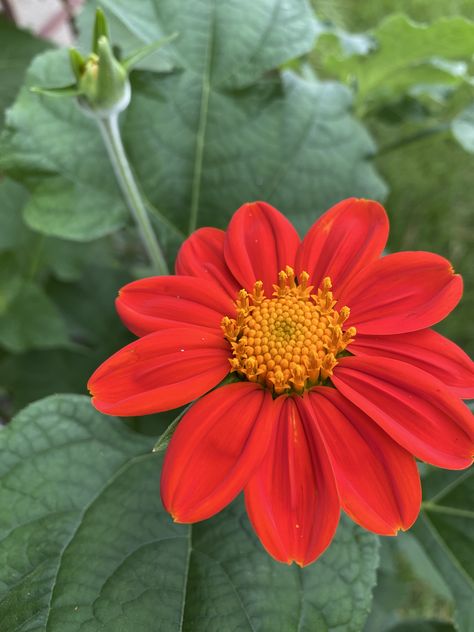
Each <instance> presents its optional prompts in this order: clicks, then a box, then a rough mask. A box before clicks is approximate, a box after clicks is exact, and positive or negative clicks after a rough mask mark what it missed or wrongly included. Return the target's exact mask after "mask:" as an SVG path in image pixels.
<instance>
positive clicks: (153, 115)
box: [1, 0, 385, 241]
mask: <svg viewBox="0 0 474 632" xmlns="http://www.w3.org/2000/svg"><path fill="white" fill-rule="evenodd" d="M101 4H102V6H103V7H104V9H105V10H106V12H110V13H111V15H112V16H114V17H115V20H114V24H113V26H116V23H117V22H121V24H122V26H121V28H120V29H118V32H119V35H120V38H123V40H124V46H125V48H126V49H127V50H128V49H130V48H131V44H134V45H137V44H143V43H146V42H148V41H151V40H152V39H153V38H155V37H161V36H162V35H163V33H170V32H175V31H177V32H178V33H179V37H178V38H177V39H176V40H175V41H174V42H172V43H171V44H170V45H169V46H168V47H167V49H166V50H167V51H168V52H167V54H168V55H169V58H170V59H171V58H172V59H173V64H172V65H173V67H174V68H175V70H174V71H173V72H170V73H168V74H156V73H151V72H136V73H133V76H134V81H133V95H134V96H133V99H132V105H131V107H130V109H129V110H128V111H127V112H126V114H125V115H124V117H123V121H122V124H123V131H124V136H125V140H126V145H127V149H128V151H129V154H130V156H131V160H132V163H133V166H134V168H135V171H136V172H137V174H138V179H139V181H140V183H141V185H142V187H143V189H144V191H145V193H146V195H147V197H148V198H149V199H150V200H151V202H152V203H153V204H154V206H155V207H156V208H158V209H159V213H158V211H156V212H155V217H156V218H158V220H160V218H161V222H160V232H162V233H165V238H166V239H168V237H166V236H167V235H171V236H170V237H169V240H170V241H172V236H173V235H174V237H175V238H180V237H181V238H182V236H183V234H184V233H186V232H188V230H190V229H193V228H194V227H195V225H196V224H197V225H202V224H215V225H219V226H224V225H225V224H226V223H227V221H228V218H229V216H230V214H231V213H232V212H233V211H234V210H235V209H236V208H237V207H238V206H239V205H240V204H242V203H243V202H245V201H248V200H252V199H267V200H268V201H270V202H272V203H274V204H275V205H276V206H279V207H280V208H281V209H282V210H283V211H284V212H286V213H287V214H289V215H290V216H291V217H292V218H293V219H295V220H296V223H297V224H298V226H299V227H300V228H306V227H307V226H308V225H309V224H310V223H311V222H312V221H313V220H314V219H315V217H316V216H317V215H318V214H319V213H320V212H322V211H323V210H324V209H325V208H326V207H327V206H329V205H330V204H331V203H333V202H335V201H336V200H338V199H340V198H342V197H345V196H349V195H356V196H365V197H382V196H383V195H384V192H385V189H384V186H383V184H382V182H381V180H380V179H379V177H378V176H377V175H376V173H375V171H374V169H373V167H372V166H371V164H370V162H369V158H370V155H371V154H373V152H374V146H373V143H372V141H371V139H370V137H369V136H368V134H367V132H366V131H365V130H364V129H363V128H362V127H361V126H360V125H359V124H357V123H356V122H355V120H354V119H353V118H352V117H351V114H350V108H351V97H350V93H349V91H348V90H347V89H346V88H344V87H343V86H341V85H340V84H337V83H334V82H322V83H321V82H317V81H310V80H303V79H301V78H299V77H297V76H296V75H294V74H293V73H291V72H289V71H286V72H284V73H283V74H281V73H280V72H275V71H274V69H277V68H278V67H279V66H280V65H281V64H283V63H284V62H286V61H287V60H288V59H291V58H293V57H295V56H298V55H301V54H303V53H305V52H308V51H309V50H310V49H311V47H312V44H313V39H314V24H313V21H312V14H311V12H310V9H309V8H308V5H307V3H306V1H305V0H286V1H285V2H283V3H282V2H280V1H279V0H265V2H261V3H255V2H253V0H246V1H245V2H241V1H240V2H237V1H229V2H225V3H216V2H213V1H212V0H193V1H192V2H191V1H190V0H188V1H187V2H183V3H179V4H177V3H176V2H175V1H174V0H160V1H158V0H148V1H147V2H143V3H140V4H137V3H135V4H132V3H129V2H126V1H125V0H121V1H119V2H115V1H114V2H107V1H106V2H104V3H101ZM93 8H94V5H93V3H89V4H88V5H87V7H86V12H87V11H89V12H91V11H93ZM89 15H90V14H89ZM127 33H128V35H127ZM118 43H119V44H120V43H121V42H120V40H119V41H118ZM67 64H68V62H67V60H66V57H65V54H64V53H63V52H54V53H48V54H46V55H43V56H41V57H39V58H37V59H36V61H35V62H34V64H33V65H32V67H31V70H30V72H29V75H28V80H27V83H28V85H33V84H35V85H60V84H65V83H69V82H70V80H71V77H70V76H69V73H68V71H67ZM3 148H4V149H3V154H4V156H3V158H2V159H1V164H2V165H3V167H4V168H5V169H7V170H8V172H9V173H11V174H12V175H13V176H14V177H15V178H18V179H21V180H23V181H24V182H25V183H26V184H27V186H28V188H29V189H30V190H31V192H32V197H31V199H30V201H29V203H28V204H27V206H26V209H25V217H26V219H27V222H28V223H29V224H30V225H31V226H33V227H34V228H36V229H37V230H40V231H42V232H45V233H47V234H52V235H56V236H62V237H67V238H71V239H78V240H87V239H91V238H93V237H97V236H100V235H103V234H106V233H109V232H112V231H114V230H116V229H117V228H119V227H120V226H122V225H123V224H124V222H125V221H126V220H127V213H126V210H125V207H124V205H123V202H122V200H121V197H120V195H119V192H118V189H117V186H116V183H115V181H114V177H113V174H112V171H111V169H110V167H109V165H108V163H107V158H106V154H105V151H104V149H103V147H102V144H101V140H100V138H99V136H98V133H97V130H96V129H95V125H94V122H93V121H92V120H90V119H87V118H85V117H84V116H83V115H82V114H81V112H80V111H79V110H78V108H77V107H76V106H75V105H74V104H73V103H72V102H69V101H67V100H60V99H48V98H47V97H40V96H38V95H34V94H31V93H30V92H28V90H27V89H24V90H23V91H22V93H21V94H20V96H19V98H18V100H17V102H16V105H15V107H14V108H13V109H12V110H11V112H10V115H9V117H8V131H7V133H6V135H5V138H4V141H3ZM170 225H171V226H172V227H174V232H173V230H172V229H170Z"/></svg>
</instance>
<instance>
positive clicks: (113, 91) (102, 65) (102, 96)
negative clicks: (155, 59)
mask: <svg viewBox="0 0 474 632" xmlns="http://www.w3.org/2000/svg"><path fill="white" fill-rule="evenodd" d="M97 51H98V52H97V53H91V54H90V55H89V56H88V57H87V59H86V60H85V62H84V65H83V68H82V72H81V75H80V77H79V80H78V88H79V94H80V95H81V97H80V99H79V101H80V103H81V105H82V106H84V107H85V108H86V109H89V110H92V111H93V112H94V114H96V115H98V116H108V115H109V114H112V113H115V112H121V111H122V110H124V109H125V108H126V107H127V105H128V104H129V101H130V84H129V81H128V76H127V71H126V70H125V68H124V67H123V66H122V64H121V63H120V62H119V61H118V60H117V59H116V58H115V56H114V53H113V51H112V48H111V46H110V42H109V40H108V39H107V37H106V36H105V35H101V36H100V37H99V39H98V41H97Z"/></svg>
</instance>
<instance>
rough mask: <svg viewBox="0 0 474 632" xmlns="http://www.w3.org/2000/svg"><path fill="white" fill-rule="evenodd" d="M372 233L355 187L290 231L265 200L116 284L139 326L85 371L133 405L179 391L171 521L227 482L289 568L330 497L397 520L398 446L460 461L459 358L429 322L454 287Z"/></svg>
mask: <svg viewBox="0 0 474 632" xmlns="http://www.w3.org/2000/svg"><path fill="white" fill-rule="evenodd" d="M387 236H388V220H387V216H386V213H385V211H384V209H383V208H382V206H380V204H378V203H377V202H373V201H370V200H362V199H354V198H351V199H348V200H344V201H342V202H340V203H339V204H336V205H335V206H334V207H332V208H331V209H330V210H329V211H327V212H326V213H325V214H324V215H323V216H322V217H321V218H320V219H318V221H316V223H315V224H314V225H313V226H312V227H311V229H310V230H309V232H308V233H307V235H306V236H305V237H304V239H303V240H302V241H301V240H300V238H299V237H298V234H297V232H296V230H295V228H294V227H293V226H292V224H291V223H290V222H289V221H288V220H287V219H286V218H285V217H284V216H283V215H282V214H281V213H279V212H278V211H277V210H276V209H274V208H273V207H271V206H270V205H269V204H266V203H264V202H254V203H250V204H244V205H243V206H242V207H241V208H240V209H239V210H238V211H237V212H236V213H235V214H234V216H233V217H232V219H231V221H230V224H229V226H228V228H227V230H226V231H225V232H224V231H222V230H218V229H216V228H201V229H199V230H197V231H196V232H194V233H193V234H192V235H191V236H190V237H189V238H188V239H187V240H186V241H185V242H184V244H183V246H182V247H181V250H180V251H179V254H178V257H177V261H176V275H175V276H161V277H152V278H147V279H142V280H139V281H135V282H133V283H130V284H129V285H126V286H125V287H124V288H123V289H122V290H121V291H120V293H119V296H118V298H117V310H118V313H119V315H120V317H121V318H122V320H123V322H124V323H125V325H126V326H127V327H128V328H129V329H130V330H131V331H132V332H133V333H134V334H136V335H137V336H139V338H138V340H136V341H135V342H132V343H131V344H129V345H128V346H126V347H124V348H123V349H121V350H120V351H118V352H117V353H116V354H115V355H113V356H112V357H111V358H109V359H108V360H106V361H105V362H104V364H102V365H101V366H100V367H99V368H98V369H97V370H96V371H95V373H94V374H93V376H92V377H91V379H90V382H89V388H90V391H91V393H92V395H93V400H92V401H93V404H94V406H95V407H96V408H97V409H98V410H100V411H101V412H103V413H107V414H114V415H146V414H148V413H156V412H160V411H164V410H168V409H172V408H176V407H178V406H181V405H183V404H185V403H187V402H190V401H192V400H196V402H195V403H194V404H193V406H192V407H191V408H190V409H189V410H188V412H187V413H186V414H185V415H184V417H183V419H182V421H181V422H180V423H179V425H178V426H177V429H176V431H175V433H174V435H173V437H172V439H171V443H170V445H169V447H168V450H167V453H166V456H165V460H164V464H163V471H162V477H161V496H162V500H163V503H164V506H165V507H166V509H167V510H168V511H169V512H170V513H171V515H172V516H173V518H174V519H175V520H176V521H177V522H184V523H192V522H196V521H199V520H204V519H206V518H209V517H210V516H212V515H213V514H215V513H217V512H218V511H220V510H221V509H222V508H223V507H224V506H225V505H227V504H228V503H230V502H231V501H232V500H233V499H234V498H235V497H236V496H237V495H238V494H239V492H241V491H242V490H243V491H244V494H245V502H246V508H247V512H248V515H249V518H250V521H251V523H252V525H253V527H254V529H255V531H256V533H257V535H258V537H259V538H260V540H261V542H262V543H263V545H264V547H265V548H266V549H267V551H268V552H269V553H270V554H271V555H272V556H273V557H274V558H276V559H277V560H280V561H282V562H287V563H290V562H292V561H295V562H297V563H298V564H300V565H305V564H309V563H310V562H312V561H313V560H315V559H316V558H317V557H318V556H319V555H320V554H321V553H322V552H323V551H324V549H325V548H326V547H327V546H328V544H329V543H330V541H331V539H332V537H333V535H334V532H335V529H336V526H337V523H338V519H339V514H340V509H341V508H342V509H343V510H344V511H345V512H346V513H347V514H349V516H351V518H352V519H353V520H354V521H356V522H357V523H358V524H360V525H362V526H363V527H365V528H366V529H369V530H370V531H373V532H375V533H378V534H383V535H393V534H396V533H397V531H398V530H399V529H407V528H408V527H410V526H411V525H412V523H413V522H414V521H415V519H416V517H417V514H418V511H419V507H420V501H421V490H420V479H419V475H418V469H417V465H416V462H415V458H417V459H420V460H422V461H426V462H427V463H431V464H433V465H436V466H439V467H443V468H448V469H462V468H465V467H467V466H468V465H469V464H470V463H471V458H472V455H473V437H474V426H473V422H472V417H471V414H470V412H469V409H468V408H467V407H466V406H465V405H464V404H463V403H462V402H461V398H468V397H474V380H473V375H474V373H473V364H472V363H471V361H470V360H469V358H468V357H467V356H466V355H465V354H464V353H463V351H461V349H459V348H458V347H457V346H456V345H455V344H454V343H452V342H450V341H449V340H447V339H446V338H444V337H443V336H441V335H440V334H438V333H436V332H435V331H433V330H432V329H430V327H431V326H432V325H434V324H435V323H437V322H439V321H440V320H442V319H443V318H444V317H445V316H447V314H449V312H450V311H451V310H452V309H453V308H454V307H455V306H456V304H457V303H458V301H459V299H460V298H461V294H462V280H461V277H460V276H459V275H457V274H455V273H454V271H453V268H452V267H451V265H450V263H449V262H448V261H447V260H446V259H444V258H443V257H440V256H438V255H436V254H432V253H429V252H400V253H396V254H389V255H387V256H381V255H382V251H383V249H384V246H385V243H386V240H387ZM229 373H231V374H232V375H233V377H234V378H235V380H234V381H233V382H232V383H226V384H224V385H221V386H219V387H218V385H219V384H220V383H221V382H222V381H223V380H224V378H225V377H226V376H227V375H228V374H229ZM215 387H217V388H215Z"/></svg>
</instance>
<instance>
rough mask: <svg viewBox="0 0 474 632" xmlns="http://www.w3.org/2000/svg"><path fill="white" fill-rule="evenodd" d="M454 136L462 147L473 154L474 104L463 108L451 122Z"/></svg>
mask: <svg viewBox="0 0 474 632" xmlns="http://www.w3.org/2000/svg"><path fill="white" fill-rule="evenodd" d="M451 129H452V132H453V135H454V138H455V139H456V140H457V141H458V143H459V144H460V145H461V147H462V148H463V149H465V150H466V151H468V152H469V153H470V154H474V104H472V105H470V106H469V107H467V108H466V109H465V110H463V111H462V112H461V113H460V114H459V115H458V116H457V117H456V118H455V119H454V120H453V121H452V123H451Z"/></svg>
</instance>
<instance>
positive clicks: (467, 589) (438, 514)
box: [414, 469, 474, 632]
mask: <svg viewBox="0 0 474 632" xmlns="http://www.w3.org/2000/svg"><path fill="white" fill-rule="evenodd" d="M424 489H425V496H426V500H425V501H424V503H423V512H422V515H421V517H420V518H419V519H418V521H417V522H416V524H415V526H414V534H415V535H416V537H417V538H418V541H419V543H420V544H421V546H422V547H423V548H424V549H425V551H426V553H427V554H428V555H429V557H430V558H431V561H432V562H433V564H434V565H435V567H436V568H438V570H439V571H440V572H441V574H442V575H443V577H444V579H445V580H446V583H447V585H448V586H449V587H450V589H451V592H452V594H453V597H454V600H455V603H456V606H457V612H456V621H457V624H458V627H459V630H461V632H472V630H474V608H473V605H472V597H473V594H474V554H473V551H474V511H473V510H472V507H474V470H472V469H470V470H468V471H467V472H462V473H459V472H443V471H435V472H432V473H431V474H430V475H429V476H428V477H427V478H425V481H424Z"/></svg>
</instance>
